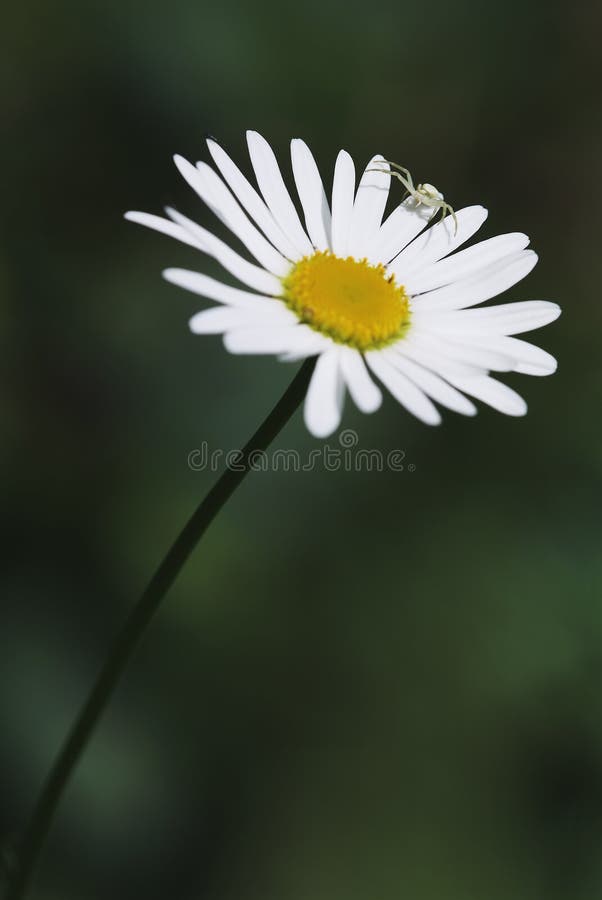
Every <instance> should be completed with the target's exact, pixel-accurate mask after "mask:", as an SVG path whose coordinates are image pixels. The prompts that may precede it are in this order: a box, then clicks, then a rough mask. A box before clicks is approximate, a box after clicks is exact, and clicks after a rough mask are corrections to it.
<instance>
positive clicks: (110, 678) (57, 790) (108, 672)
mask: <svg viewBox="0 0 602 900" xmlns="http://www.w3.org/2000/svg"><path fill="white" fill-rule="evenodd" d="M314 365H315V360H314V359H308V360H306V361H305V362H304V363H303V365H302V366H301V368H300V369H299V371H298V372H297V374H296V376H295V378H294V379H293V381H292V382H291V384H290V385H289V387H288V388H287V390H286V391H285V393H284V394H283V396H282V397H281V399H280V400H279V402H278V403H277V404H276V406H275V407H274V409H273V410H272V411H271V413H270V414H269V415H268V416H267V418H266V419H265V421H264V422H263V424H262V425H261V426H260V427H259V428H258V429H257V431H256V432H255V434H254V435H253V437H252V438H251V439H250V440H249V442H248V443H247V444H246V445H245V447H244V448H243V450H242V451H241V453H240V459H237V461H236V467H235V468H234V467H230V468H227V469H226V470H225V471H224V472H223V474H222V475H221V476H220V478H219V479H218V481H217V482H216V484H215V485H214V486H213V487H212V488H211V490H210V491H209V493H208V494H207V496H206V497H205V499H204V500H202V501H201V504H200V506H199V507H198V508H197V510H196V512H194V513H193V515H192V516H191V518H190V519H189V520H188V522H187V523H186V525H185V526H184V528H183V530H182V531H181V532H180V534H179V536H178V537H177V538H176V541H175V543H174V544H173V545H172V546H171V548H170V550H169V551H168V553H167V555H166V557H165V558H164V560H163V562H162V563H161V564H160V566H159V568H158V569H157V571H156V572H155V574H154V575H153V577H152V578H151V580H150V582H149V584H148V587H147V588H146V590H145V591H144V593H143V594H142V596H141V597H140V599H139V600H138V603H137V604H136V606H135V607H134V608H133V610H132V612H131V613H130V615H129V617H128V619H127V620H126V622H125V624H124V626H123V628H122V630H121V632H120V633H119V634H118V636H117V638H116V639H115V642H114V643H113V646H112V648H111V650H110V651H109V654H108V656H107V658H106V660H105V663H104V665H103V667H102V669H101V670H100V673H99V675H98V677H97V679H96V682H95V684H94V686H93V687H92V690H91V691H90V693H89V695H88V698H87V700H86V701H85V703H84V705H83V706H82V708H81V710H80V712H79V715H78V716H77V718H76V720H75V722H74V724H73V726H72V728H71V731H70V732H69V734H68V735H67V738H66V739H65V741H64V743H63V746H62V748H61V750H60V752H59V754H58V756H57V758H56V760H55V762H54V765H53V767H52V769H51V770H50V772H49V774H48V777H47V778H46V781H45V782H44V785H43V787H42V790H41V792H40V795H39V797H38V800H37V802H36V805H35V807H34V809H33V812H32V815H31V818H30V820H29V822H28V824H27V825H26V827H25V829H24V831H23V835H22V837H21V840H20V842H19V844H18V846H17V847H16V850H15V852H14V854H12V861H11V864H10V870H9V872H8V879H7V892H6V894H5V900H21V897H23V896H24V893H25V891H26V889H27V886H28V884H29V880H30V878H31V875H32V873H33V869H34V867H35V864H36V862H37V859H38V856H39V853H40V850H41V849H42V846H43V844H44V841H45V839H46V836H47V834H48V831H49V830H50V826H51V824H52V820H53V817H54V814H55V812H56V809H57V806H58V804H59V802H60V800H61V797H62V795H63V792H64V790H65V787H66V786H67V783H68V781H69V779H70V777H71V775H72V774H73V771H74V769H75V768H76V766H77V764H78V762H79V760H80V758H81V756H82V753H83V751H84V749H85V747H86V744H87V742H88V740H89V738H90V736H91V735H92V732H93V731H94V728H95V727H96V725H97V724H98V721H99V719H100V717H101V715H102V713H103V711H104V710H105V708H106V706H107V704H108V702H109V700H110V699H111V695H112V693H113V690H114V689H115V687H116V685H117V682H118V681H119V678H120V677H121V675H122V674H123V671H124V669H125V667H126V665H127V663H128V661H129V659H130V657H131V655H132V653H133V651H134V649H135V648H136V646H137V645H138V643H139V641H140V638H141V637H142V635H143V634H144V631H145V630H146V628H147V626H148V624H149V622H150V621H151V619H152V617H153V615H154V614H155V612H156V610H157V608H158V607H159V605H160V603H161V601H162V600H163V598H164V596H165V594H166V593H167V591H168V590H169V588H170V587H171V586H172V584H173V583H174V581H175V580H176V578H177V576H178V575H179V573H180V571H181V570H182V568H183V566H184V564H185V563H186V560H187V559H188V557H189V556H190V554H191V553H192V551H193V550H194V548H195V547H196V545H197V544H198V542H199V541H200V539H201V538H202V536H203V534H204V533H205V531H206V530H207V528H208V527H209V525H210V524H211V523H212V522H213V520H214V519H215V517H216V516H217V514H218V513H219V511H220V510H221V508H222V506H224V504H225V503H226V502H227V500H228V499H229V497H230V496H231V495H232V493H233V492H234V491H235V490H236V488H237V487H238V485H239V484H240V483H241V481H242V480H243V478H244V477H245V475H246V474H247V473H248V472H249V471H250V468H251V466H252V463H253V458H254V455H256V454H257V453H258V452H261V451H264V450H265V449H266V448H267V447H268V446H269V445H270V444H271V442H272V441H273V440H274V438H275V437H276V435H277V434H278V433H279V431H280V430H281V429H282V428H283V427H284V425H286V423H287V422H288V420H289V419H290V417H291V416H292V414H293V413H294V412H295V410H296V409H297V407H298V406H299V404H300V403H301V401H302V400H303V397H304V396H305V392H306V390H307V386H308V384H309V380H310V378H311V375H312V372H313V369H314Z"/></svg>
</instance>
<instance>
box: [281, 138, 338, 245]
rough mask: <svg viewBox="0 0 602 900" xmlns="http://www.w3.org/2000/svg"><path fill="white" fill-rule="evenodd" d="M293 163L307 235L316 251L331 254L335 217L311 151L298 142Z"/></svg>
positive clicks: (293, 143) (293, 150)
mask: <svg viewBox="0 0 602 900" xmlns="http://www.w3.org/2000/svg"><path fill="white" fill-rule="evenodd" d="M291 161H292V165H293V175H294V176H295V184H296V185H297V193H298V194H299V200H300V201H301V206H302V207H303V213H304V215H305V225H306V228H307V232H308V234H309V236H310V238H311V241H312V243H313V245H314V247H315V248H316V250H328V249H330V228H331V216H330V207H329V206H328V200H327V199H326V192H325V191H324V185H323V184H322V179H321V177H320V172H319V170H318V166H317V165H316V161H315V159H314V158H313V156H312V153H311V150H310V149H309V147H308V146H307V144H306V143H305V142H304V141H301V140H299V139H298V138H296V139H294V140H292V141H291Z"/></svg>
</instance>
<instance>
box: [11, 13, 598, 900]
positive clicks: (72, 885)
mask: <svg viewBox="0 0 602 900" xmlns="http://www.w3.org/2000/svg"><path fill="white" fill-rule="evenodd" d="M601 25H602V13H601V11H600V7H599V6H597V5H596V4H592V3H590V2H588V0H577V2H574V3H571V4H567V3H559V2H554V0H552V2H550V0H520V2H519V0H505V2H503V3H502V2H499V0H498V2H489V3H481V2H477V0H456V2H454V3H450V2H447V0H432V2H430V3H428V4H423V3H415V2H414V3H409V2H407V0H400V2H389V0H383V2H382V3H380V4H372V5H370V4H368V5H366V4H364V3H355V2H347V3H345V4H343V3H342V2H335V0H305V2H304V3H302V4H288V5H287V4H282V3H278V2H276V0H256V2H253V3H251V2H246V0H235V2H230V3H218V2H213V3H203V2H199V0H196V2H191V0H172V2H170V3H169V4H166V3H159V2H158V0H146V2H141V0H104V2H102V3H100V2H99V3H93V2H90V3H86V2H85V0H80V2H78V3H76V2H70V0H58V2H56V3H53V4H48V3H46V2H42V0H37V2H23V3H19V4H17V3H11V4H8V5H7V7H6V8H5V10H4V12H3V51H2V54H0V74H1V77H0V103H1V109H2V122H3V138H2V142H1V146H0V158H1V160H2V165H1V167H0V171H1V172H2V180H3V186H2V191H1V198H2V200H1V210H0V221H1V228H2V232H1V240H0V341H1V348H0V349H1V354H0V367H1V369H2V373H3V375H2V379H1V382H0V422H1V429H0V433H1V439H0V456H1V459H2V470H3V479H2V481H3V484H2V502H1V509H2V522H3V534H2V541H1V548H2V551H1V552H2V555H3V557H4V560H3V567H2V579H1V592H2V606H1V625H0V831H1V833H2V836H3V838H5V839H7V840H8V839H9V838H10V836H11V834H14V832H15V831H16V830H17V829H18V828H19V826H20V824H21V823H22V822H23V820H24V818H25V816H26V814H27V812H28V810H29V809H30V807H31V804H32V802H33V800H34V797H35V793H36V790H37V789H38V787H39V785H40V782H41V780H42V778H43V775H44V774H45V772H46V770H47V768H48V766H49V763H50V761H51V759H52V757H53V755H54V753H55V751H56V749H57V746H58V745H59V743H60V741H61V737H62V736H63V734H64V732H65V729H66V728H67V726H68V724H69V723H70V722H71V720H72V718H73V716H74V713H75V711H76V709H77V707H78V705H79V704H80V703H81V701H82V699H83V697H84V695H85V693H86V690H87V688H88V686H89V685H90V683H91V681H92V679H93V677H94V675H95V673H96V671H97V669H98V667H99V665H100V663H101V661H102V659H103V655H104V653H105V651H106V648H107V646H108V644H109V642H110V640H111V638H112V636H113V635H114V634H115V632H116V630H117V629H118V628H119V625H120V623H121V622H122V621H123V619H124V617H125V615H126V613H127V611H128V610H129V609H130V608H131V606H132V603H133V601H134V599H135V597H136V596H137V594H138V593H139V592H140V590H141V588H142V586H143V585H144V583H145V581H146V579H147V578H148V576H149V574H150V572H151V571H152V569H153V568H154V566H155V564H156V563H157V561H158V559H159V558H160V556H161V555H162V553H163V552H164V551H165V549H166V547H167V546H168V545H169V543H170V542H171V540H172V539H173V537H174V535H175V533H176V532H177V530H178V529H179V527H180V526H181V524H182V523H183V521H184V519H185V518H186V517H187V516H188V515H189V513H190V512H191V511H192V509H193V508H194V507H195V505H196V503H197V502H198V500H199V498H200V497H201V496H202V495H203V494H204V492H205V491H206V490H207V489H208V487H209V485H210V484H211V483H212V480H213V478H214V476H213V475H212V474H211V473H210V472H198V471H191V469H190V468H189V467H188V465H187V457H188V454H189V452H190V451H191V450H193V449H194V448H198V447H200V445H201V442H202V441H207V442H208V443H209V445H210V446H211V447H213V448H224V449H229V448H232V447H238V446H240V444H241V443H242V442H243V441H244V440H245V439H246V437H247V436H248V435H249V434H250V432H251V430H252V429H253V428H254V427H255V425H256V424H257V422H258V421H259V419H260V418H261V417H262V416H263V415H264V414H265V413H266V412H267V410H268V409H269V408H270V407H271V405H272V404H273V403H274V402H275V400H276V399H277V398H278V397H279V395H280V394H281V393H282V391H283V390H284V388H285V386H286V384H287V383H288V382H289V380H290V379H291V375H292V372H293V371H294V367H287V366H284V365H281V364H279V363H277V362H275V361H273V360H270V359H253V358H242V357H231V356H228V355H226V354H225V353H224V351H223V349H222V347H221V344H220V341H219V339H218V338H195V337H193V336H192V335H191V334H190V333H189V332H188V330H187V324H186V323H187V319H188V317H189V316H190V315H191V314H192V313H193V312H194V311H196V310H197V309H198V308H199V307H200V306H202V305H203V304H202V301H201V302H200V303H199V300H198V298H195V297H193V296H192V295H188V294H186V293H184V292H183V291H180V290H178V289H177V288H174V287H172V286H170V285H167V284H165V283H164V282H162V280H161V278H160V272H161V269H162V268H163V267H165V266H167V265H183V266H186V267H191V268H194V267H199V268H202V269H203V270H204V271H207V272H210V273H212V274H217V268H216V267H215V266H213V265H212V264H211V263H210V262H209V261H207V260H205V259H203V258H201V257H200V256H198V255H196V254H195V252H194V251H193V250H191V249H190V248H186V247H182V246H180V245H177V244H175V243H174V242H170V241H169V240H168V239H167V238H162V237H161V236H159V235H155V234H152V233H150V232H145V231H143V230H142V229H140V228H137V227H136V226H133V225H130V224H128V223H126V222H124V221H123V219H122V213H123V211H124V210H126V209H144V210H148V211H153V212H160V211H161V208H162V206H163V205H164V204H166V203H175V204H176V205H178V207H179V208H180V209H182V211H184V212H186V213H188V214H189V215H192V216H193V217H195V218H197V219H198V220H200V221H202V222H203V223H204V224H212V219H211V215H210V213H209V212H208V211H206V210H204V209H203V208H202V206H201V203H200V201H197V200H196V199H195V197H194V196H192V194H191V192H190V191H189V190H188V189H187V188H186V187H185V186H184V185H183V184H182V183H181V180H180V178H179V176H178V174H177V172H176V170H175V168H174V167H173V166H172V164H171V154H172V153H173V152H176V151H177V152H180V153H183V154H184V155H187V156H188V157H190V158H192V159H193V160H194V159H198V158H206V157H207V152H206V149H205V148H204V145H203V137H204V135H205V134H206V133H207V132H210V133H213V134H215V135H216V136H218V138H219V139H220V141H222V143H223V144H224V145H225V146H226V147H227V148H228V149H229V150H230V152H231V153H232V154H233V155H234V156H235V157H236V158H237V159H238V160H239V161H240V163H241V165H242V166H243V168H244V169H245V171H247V172H249V165H248V159H247V156H246V152H245V147H244V130H245V129H246V128H249V127H251V128H255V129H257V130H259V131H261V132H262V133H263V134H264V135H265V136H266V137H267V138H268V139H269V140H270V141H271V142H272V143H273V145H274V146H275V148H276V149H277V152H278V154H279V156H280V157H281V158H282V159H283V160H284V167H285V170H286V173H287V178H289V179H290V169H289V166H288V161H287V160H286V156H287V146H288V141H289V139H290V138H291V137H293V136H302V137H304V138H305V139H306V140H307V141H308V142H309V144H310V145H311V147H312V148H313V149H314V152H315V154H316V157H317V159H318V161H319V164H320V166H321V168H322V169H323V171H324V172H325V173H326V176H325V177H326V181H327V182H328V183H329V184H330V179H331V173H332V166H333V162H334V158H335V155H336V152H337V151H338V149H339V148H340V147H342V146H343V147H346V148H347V149H348V150H350V151H351V152H352V154H353V155H354V156H355V158H356V160H357V162H358V165H360V164H362V163H363V162H364V161H366V160H367V159H368V158H369V157H370V156H371V155H372V154H373V153H374V152H377V151H378V152H382V153H384V154H385V155H387V156H389V157H392V158H394V159H399V160H400V161H402V162H404V163H405V164H406V165H408V166H409V167H410V168H411V169H412V172H413V173H414V174H415V176H416V177H417V179H418V180H432V181H434V182H435V183H436V184H437V185H439V186H440V187H442V188H443V189H444V190H445V193H446V195H447V196H448V198H449V199H450V201H451V202H452V203H453V204H454V205H455V206H456V207H461V206H463V205H468V204H470V203H474V202H479V203H483V204H484V205H486V206H487V207H488V208H489V209H490V218H489V220H488V222H487V223H486V225H485V228H484V230H483V236H485V237H487V236H491V235H493V234H497V233H502V232H505V231H514V230H521V231H526V232H528V233H529V234H530V236H531V238H532V242H533V246H534V248H535V249H536V250H537V251H538V252H539V253H540V263H539V265H538V267H537V268H536V269H535V271H534V272H533V274H531V275H530V276H529V279H528V280H527V282H525V283H523V284H521V285H519V286H517V287H516V288H515V289H514V290H513V291H511V292H510V295H509V296H508V299H529V298H546V299H554V300H558V301H560V302H561V304H562V305H563V307H564V310H565V312H564V316H563V318H561V319H560V320H559V321H558V323H556V324H555V325H553V326H551V327H549V328H547V329H545V330H544V331H542V332H541V333H539V334H538V336H537V338H536V339H537V342H538V343H540V344H541V345H542V346H544V347H545V348H546V349H548V350H550V351H551V352H553V353H555V354H556V355H557V356H558V357H559V360H560V368H559V372H558V374H557V375H555V376H554V377H552V378H548V379H536V378H531V379H529V378H526V377H521V376H516V377H509V378H507V379H506V380H507V381H508V383H511V384H512V385H513V386H515V387H517V388H518V389H519V390H520V391H521V392H522V393H523V394H524V396H525V397H526V398H527V400H528V402H529V405H530V413H529V415H528V417H527V418H526V419H522V420H513V419H507V418H504V417H503V416H501V415H498V414H496V413H494V412H492V411H489V410H487V409H485V408H483V409H482V411H481V413H480V415H479V416H478V417H477V418H476V419H472V420H470V419H469V420H464V419H462V418H461V417H459V416H454V414H452V413H449V414H447V415H446V416H445V423H444V425H443V426H442V427H441V428H439V429H429V428H427V427H425V426H423V425H421V424H420V423H418V422H416V421H414V420H412V419H411V418H410V417H409V416H408V415H406V414H404V413H403V412H402V411H401V410H400V408H399V407H398V406H397V404H395V403H394V401H392V400H387V401H386V403H385V405H384V408H383V410H382V411H381V412H380V413H379V414H378V415H377V416H373V417H362V416H360V415H359V414H357V413H356V412H354V411H353V410H352V409H351V408H349V409H348V410H347V412H346V415H345V421H344V425H345V427H347V428H354V429H355V430H356V431H357V433H358V436H359V442H360V443H359V446H361V447H364V448H372V447H375V448H382V449H384V450H390V449H395V448H398V449H403V450H404V451H405V453H406V462H407V463H410V464H412V466H414V467H415V469H414V471H410V470H409V468H408V469H406V471H404V472H402V473H399V472H388V473H387V472H383V473H374V472H373V473H366V472H363V473H359V474H358V473H354V472H351V473H346V472H330V473H329V472H325V471H324V470H323V468H322V467H319V468H318V469H317V470H315V471H313V472H311V473H309V472H305V473H288V474H287V473H285V472H277V473H274V472H272V473H257V474H255V475H253V476H252V477H250V478H249V479H248V480H247V482H246V483H245V484H244V486H243V487H242V488H241V490H240V491H239V492H238V494H237V495H236V496H235V498H234V499H233V500H232V501H231V502H230V504H229V505H228V507H227V508H226V509H225V510H224V511H223V513H222V514H221V515H220V517H219V520H218V521H217V522H216V523H215V525H214V527H213V528H212V530H211V532H210V533H209V534H208V535H207V537H206V540H205V541H204V544H203V546H202V547H201V548H200V550H199V551H198V552H197V553H196V554H195V555H194V558H193V559H192V561H191V562H190V564H189V565H188V567H187V569H186V571H185V573H184V574H183V576H182V577H181V578H180V579H179V581H178V583H177V585H176V587H175V588H174V589H173V590H172V592H171V594H170V596H169V598H168V600H167V602H166V603H165V604H164V606H163V608H162V610H161V612H160V614H159V615H158V617H157V618H156V620H155V621H154V623H153V626H152V628H151V630H150V631H149V633H148V635H147V638H146V640H145V641H144V644H143V646H142V647H141V649H140V651H139V652H138V653H137V654H136V656H135V658H134V660H133V662H132V664H131V666H130V668H129V670H128V672H127V675H126V677H125V678H124V680H123V682H122V683H121V685H120V688H119V691H118V693H117V695H116V696H115V698H114V701H113V703H112V705H111V708H110V711H109V713H108V714H107V715H106V717H105V718H104V719H103V721H102V724H101V727H100V728H99V730H98V732H97V733H96V735H95V737H94V740H93V742H92V744H91V746H90V748H89V752H88V753H87V755H86V757H85V760H84V761H83V764H82V765H81V767H80V768H79V769H78V771H77V775H76V777H75V778H74V780H73V782H72V783H71V785H70V788H69V790H68V793H67V795H66V796H65V798H64V802H63V803H62V805H61V808H60V812H59V815H58V817H57V820H56V822H55V827H54V829H53V831H52V835H51V838H50V840H49V842H48V844H47V847H46V850H45V852H44V855H43V857H42V860H41V863H40V866H39V869H38V872H37V877H36V880H35V884H34V886H33V888H32V890H31V897H32V900H105V898H109V897H110V898H113V900H142V898H144V900H164V898H168V900H339V898H340V900H372V898H379V900H406V898H407V900H472V898H474V900H477V898H478V900H481V898H484V897H486V898H487V900H508V898H509V897H512V898H513V900H538V898H542V900H543V898H545V900H556V898H558V900H567V898H571V900H582V898H583V900H593V898H596V897H602V854H601V852H600V851H601V849H602V840H601V838H602V710H601V705H600V693H601V692H600V688H601V685H602V615H601V604H602V558H601V554H600V499H601V497H600V488H601V467H602V446H601V430H600V418H599V417H600V395H601V364H600V358H601V354H600V349H599V347H600V329H601V325H602V318H601V309H602V306H601V303H600V282H601V280H602V279H601V276H602V254H601V253H600V234H601V229H600V221H601V212H600V210H601V203H602V192H601V188H600V185H601V184H602V129H601V118H600V76H601V74H602V72H601V64H600V53H599V35H600V28H601ZM334 444H335V445H336V438H335V439H334ZM277 446H279V447H283V448H297V449H299V450H300V451H301V452H303V453H306V452H308V451H309V450H310V449H312V448H315V447H317V446H319V443H318V442H316V441H314V440H313V439H312V438H311V437H310V436H309V435H308V434H307V433H306V432H305V430H304V428H303V425H302V422H301V417H300V416H299V415H297V416H296V417H295V419H294V420H293V421H292V422H291V423H290V424H289V426H288V427H287V428H286V430H285V431H284V432H283V434H282V435H281V437H280V438H279V440H278V442H277Z"/></svg>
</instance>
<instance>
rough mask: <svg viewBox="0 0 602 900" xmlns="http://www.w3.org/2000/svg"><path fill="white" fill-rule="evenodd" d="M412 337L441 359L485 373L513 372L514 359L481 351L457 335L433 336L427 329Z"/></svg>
mask: <svg viewBox="0 0 602 900" xmlns="http://www.w3.org/2000/svg"><path fill="white" fill-rule="evenodd" d="M412 335H413V337H414V341H415V343H417V345H418V346H419V347H420V346H422V347H426V348H427V349H429V350H431V351H432V352H433V353H435V354H437V355H438V356H439V357H440V358H441V359H449V360H454V361H456V362H459V363H461V364H463V365H466V366H472V367H476V368H477V369H484V370H486V371H489V370H490V369H493V370H494V371H496V372H512V371H513V370H514V366H515V360H514V357H512V356H506V355H505V354H503V353H499V352H496V351H494V350H487V349H483V348H481V347H479V346H478V345H477V344H476V343H475V342H473V341H471V340H470V338H468V337H466V336H463V335H460V334H459V333H454V334H453V335H451V336H449V335H447V334H445V333H443V332H439V333H438V334H433V333H429V332H428V331H427V329H419V328H416V329H415V331H414V330H413V331H412ZM403 343H404V341H403V340H402V341H400V342H399V346H401V347H402V349H403Z"/></svg>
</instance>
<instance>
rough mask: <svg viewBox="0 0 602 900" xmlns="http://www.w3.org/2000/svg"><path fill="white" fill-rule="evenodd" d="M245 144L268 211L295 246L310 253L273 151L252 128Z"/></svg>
mask: <svg viewBox="0 0 602 900" xmlns="http://www.w3.org/2000/svg"><path fill="white" fill-rule="evenodd" d="M247 144H248V146H249V155H250V157H251V163H252V164H253V170H254V172H255V177H256V178H257V184H258V185H259V190H260V191H261V193H262V194H263V199H264V200H265V202H266V203H267V205H268V207H269V210H270V212H271V213H272V215H273V216H274V218H275V220H276V221H277V222H278V224H279V225H280V227H281V229H282V230H283V231H284V233H285V234H286V236H287V237H288V238H289V240H290V241H291V242H292V243H293V244H294V246H295V247H296V248H297V250H299V252H300V253H301V254H302V255H303V256H310V255H311V254H312V253H313V247H312V245H311V242H310V240H309V238H308V237H307V235H306V234H305V231H304V230H303V226H302V225H301V221H300V219H299V216H298V215H297V210H296V209H295V206H294V204H293V201H292V200H291V196H290V194H289V192H288V190H287V187H286V185H285V183H284V179H283V178H282V174H281V172H280V168H279V166H278V162H277V160H276V156H275V154H274V151H273V150H272V148H271V147H270V145H269V144H268V142H267V141H266V140H265V138H263V137H262V136H261V135H260V134H258V133H257V132H256V131H247Z"/></svg>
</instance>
